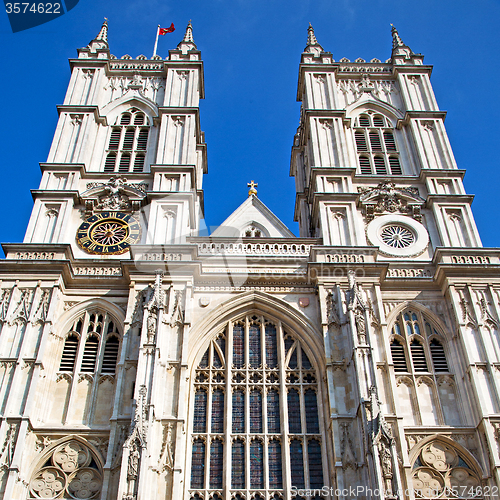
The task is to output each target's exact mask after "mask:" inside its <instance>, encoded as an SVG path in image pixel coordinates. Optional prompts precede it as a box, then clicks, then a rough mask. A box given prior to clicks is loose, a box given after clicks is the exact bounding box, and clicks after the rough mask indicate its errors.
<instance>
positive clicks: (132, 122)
mask: <svg viewBox="0 0 500 500" xmlns="http://www.w3.org/2000/svg"><path fill="white" fill-rule="evenodd" d="M148 137H149V127H148V126H147V118H146V116H145V115H144V113H142V112H141V111H139V110H138V109H135V108H132V109H131V110H130V111H128V112H127V113H124V114H123V115H122V116H121V117H120V119H119V122H118V123H117V124H116V125H115V126H114V127H113V128H112V130H111V133H110V136H109V142H108V150H107V154H106V160H105V162H104V172H116V171H117V170H118V172H122V173H126V172H130V171H133V172H143V171H144V165H145V162H146V150H147V147H148Z"/></svg>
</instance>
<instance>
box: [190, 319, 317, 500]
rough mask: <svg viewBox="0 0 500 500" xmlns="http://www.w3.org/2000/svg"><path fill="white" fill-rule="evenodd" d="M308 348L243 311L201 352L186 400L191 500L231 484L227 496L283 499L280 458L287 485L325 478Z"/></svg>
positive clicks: (274, 324)
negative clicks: (286, 470) (286, 468)
mask: <svg viewBox="0 0 500 500" xmlns="http://www.w3.org/2000/svg"><path fill="white" fill-rule="evenodd" d="M306 345H307V344H306V343H305V342H302V341H301V340H299V339H298V338H297V337H296V336H295V335H293V334H291V333H288V332H287V331H286V330H285V327H284V325H282V324H281V323H280V322H278V321H274V320H273V321H272V320H270V319H268V318H265V317H263V316H259V315H252V314H249V315H246V316H244V317H242V318H237V319H236V321H234V322H233V321H230V322H228V324H227V325H226V326H225V328H224V329H223V330H222V331H221V332H219V333H218V334H217V335H216V337H215V338H214V339H213V340H211V341H210V343H209V346H208V348H207V349H206V351H205V352H204V353H203V355H201V353H200V358H199V359H200V362H199V364H198V366H197V368H196V370H195V374H194V381H193V384H194V392H193V398H192V400H191V402H190V404H191V405H192V406H191V408H192V412H193V413H192V415H193V416H192V417H191V418H192V420H191V421H192V439H191V443H193V445H192V446H193V447H192V450H191V484H190V486H191V488H190V491H189V498H191V499H193V498H196V495H199V496H200V498H209V499H211V498H212V496H213V495H214V494H215V493H217V492H214V491H212V490H214V489H221V488H229V489H230V490H237V491H230V493H231V494H230V497H231V500H236V499H252V500H254V499H255V500H257V499H259V500H262V499H264V498H266V499H274V498H275V495H276V494H277V495H278V496H279V498H280V499H282V498H284V493H285V490H284V481H285V475H284V469H283V468H284V466H285V464H286V463H288V464H292V468H293V471H294V472H293V474H294V475H293V479H292V484H293V485H296V486H300V487H306V488H308V487H310V486H311V485H313V484H317V483H318V481H320V480H323V472H322V471H323V459H322V442H323V440H324V436H323V432H324V431H323V429H324V426H323V425H322V423H321V419H320V415H321V408H320V403H319V397H320V394H321V393H320V387H319V383H318V377H317V373H316V369H315V367H314V363H313V362H312V361H313V358H311V356H310V353H308V352H307V350H308V348H306ZM228 407H229V408H228ZM207 409H208V411H207ZM282 415H285V416H286V418H287V420H286V421H285V422H283V425H282V422H281V418H282ZM207 418H208V419H209V425H206V422H207ZM287 436H290V438H287ZM202 442H203V443H205V448H203V447H202ZM219 442H220V443H219ZM205 453H206V456H205ZM202 456H203V457H204V460H205V462H204V463H205V469H202V467H201V463H200V461H201V457H202ZM222 465H224V467H223V468H222V469H221V467H222ZM193 467H194V469H193ZM203 471H204V472H203ZM202 474H204V476H203V477H204V480H202V477H201V475H202ZM216 476H217V478H218V479H216ZM286 477H287V478H288V480H289V481H290V476H289V475H287V476H286ZM217 494H218V493H217ZM276 498H277V497H276Z"/></svg>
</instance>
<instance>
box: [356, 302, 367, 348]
mask: <svg viewBox="0 0 500 500" xmlns="http://www.w3.org/2000/svg"><path fill="white" fill-rule="evenodd" d="M354 322H355V323H356V331H357V332H358V342H359V343H360V344H366V323H365V314H364V312H363V310H362V309H361V308H359V307H357V308H356V309H355V310H354Z"/></svg>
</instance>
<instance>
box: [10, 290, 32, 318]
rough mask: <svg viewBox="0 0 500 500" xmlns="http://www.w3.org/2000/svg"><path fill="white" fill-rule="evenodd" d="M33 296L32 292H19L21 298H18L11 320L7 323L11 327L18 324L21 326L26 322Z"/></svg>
mask: <svg viewBox="0 0 500 500" xmlns="http://www.w3.org/2000/svg"><path fill="white" fill-rule="evenodd" d="M33 294H34V292H33V290H29V289H25V290H21V297H20V298H19V301H18V303H17V305H16V307H15V309H14V312H13V313H12V318H11V320H10V322H9V323H10V324H11V325H13V324H14V323H18V322H20V323H23V324H26V323H27V322H28V317H29V314H30V309H31V299H32V298H33Z"/></svg>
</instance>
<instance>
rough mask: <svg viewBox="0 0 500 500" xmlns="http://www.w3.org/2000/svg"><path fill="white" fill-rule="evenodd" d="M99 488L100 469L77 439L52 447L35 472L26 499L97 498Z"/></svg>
mask: <svg viewBox="0 0 500 500" xmlns="http://www.w3.org/2000/svg"><path fill="white" fill-rule="evenodd" d="M101 489H102V468H101V465H100V462H99V460H98V459H97V457H96V456H95V455H94V453H93V452H92V451H91V450H90V449H89V448H87V447H86V446H85V445H83V444H82V443H80V442H79V441H77V440H74V439H73V440H71V441H68V442H66V443H63V444H61V445H59V446H57V447H56V448H54V449H53V450H52V451H51V453H50V455H49V456H48V457H47V458H46V460H45V461H44V462H43V465H42V466H41V467H40V468H39V469H38V470H37V471H35V473H34V474H33V476H32V479H31V481H30V484H29V491H30V495H29V498H31V499H35V498H65V499H78V498H85V499H92V498H98V497H99V495H100V493H101Z"/></svg>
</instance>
